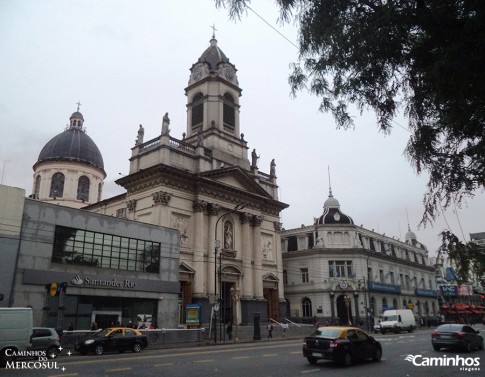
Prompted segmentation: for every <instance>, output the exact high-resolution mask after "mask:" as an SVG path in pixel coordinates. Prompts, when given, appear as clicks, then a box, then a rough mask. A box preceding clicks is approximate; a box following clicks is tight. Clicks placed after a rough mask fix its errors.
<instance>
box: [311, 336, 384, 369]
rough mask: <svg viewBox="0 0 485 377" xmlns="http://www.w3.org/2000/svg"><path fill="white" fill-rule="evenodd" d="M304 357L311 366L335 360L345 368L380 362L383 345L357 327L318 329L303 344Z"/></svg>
mask: <svg viewBox="0 0 485 377" xmlns="http://www.w3.org/2000/svg"><path fill="white" fill-rule="evenodd" d="M303 356H304V357H306V358H307V360H308V362H309V363H310V364H316V363H317V361H318V360H320V359H324V360H334V361H336V362H338V363H339V364H342V365H343V366H349V365H350V364H352V362H354V361H358V360H366V359H372V360H374V361H380V360H381V357H382V347H381V344H380V343H379V342H378V341H377V340H375V339H374V337H372V336H370V335H368V334H367V333H365V332H364V331H362V330H361V329H359V328H356V327H346V326H325V327H319V328H318V329H316V330H315V331H314V332H313V334H312V335H311V336H308V337H306V338H305V340H304V342H303Z"/></svg>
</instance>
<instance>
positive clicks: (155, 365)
mask: <svg viewBox="0 0 485 377" xmlns="http://www.w3.org/2000/svg"><path fill="white" fill-rule="evenodd" d="M171 365H174V363H162V364H154V365H153V366H154V367H169V366H171Z"/></svg>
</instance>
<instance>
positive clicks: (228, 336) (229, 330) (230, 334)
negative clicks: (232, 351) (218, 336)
mask: <svg viewBox="0 0 485 377" xmlns="http://www.w3.org/2000/svg"><path fill="white" fill-rule="evenodd" d="M226 334H227V338H228V339H229V340H232V322H229V324H228V325H227V327H226Z"/></svg>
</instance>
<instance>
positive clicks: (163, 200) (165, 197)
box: [152, 191, 172, 227]
mask: <svg viewBox="0 0 485 377" xmlns="http://www.w3.org/2000/svg"><path fill="white" fill-rule="evenodd" d="M152 199H153V206H154V207H155V208H154V209H153V215H152V217H153V223H154V224H158V225H162V226H168V227H170V226H171V225H172V224H170V218H169V213H168V211H167V208H168V203H169V202H170V199H172V195H171V194H170V193H168V192H166V191H157V192H154V193H153V194H152Z"/></svg>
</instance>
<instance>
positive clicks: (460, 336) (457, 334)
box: [455, 332, 465, 338]
mask: <svg viewBox="0 0 485 377" xmlns="http://www.w3.org/2000/svg"><path fill="white" fill-rule="evenodd" d="M455 336H456V337H457V338H463V337H464V336H465V333H463V332H457V333H455Z"/></svg>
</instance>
